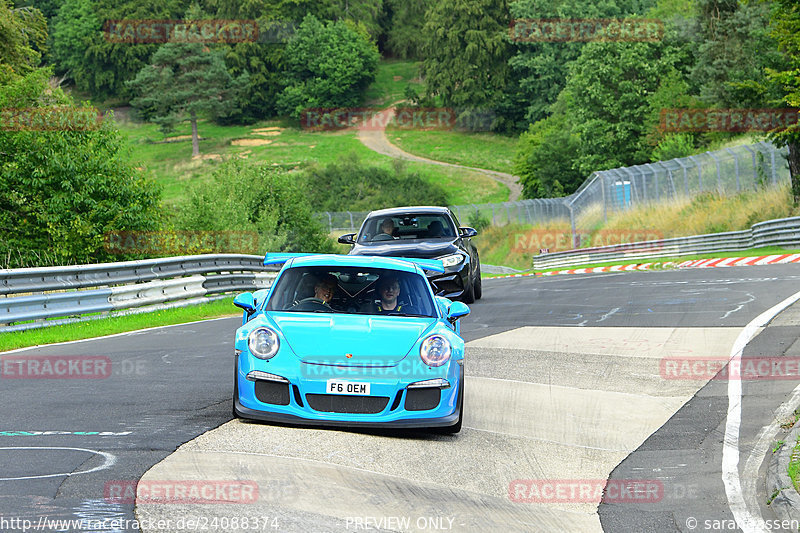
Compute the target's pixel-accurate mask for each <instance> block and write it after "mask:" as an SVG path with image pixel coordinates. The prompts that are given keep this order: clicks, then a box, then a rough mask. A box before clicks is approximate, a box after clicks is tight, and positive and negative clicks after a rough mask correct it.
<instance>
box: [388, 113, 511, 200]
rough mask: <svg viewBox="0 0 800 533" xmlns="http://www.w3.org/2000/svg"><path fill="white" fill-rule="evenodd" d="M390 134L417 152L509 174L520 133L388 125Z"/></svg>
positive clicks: (430, 157)
mask: <svg viewBox="0 0 800 533" xmlns="http://www.w3.org/2000/svg"><path fill="white" fill-rule="evenodd" d="M386 136H387V137H388V138H389V141H391V142H392V144H395V145H397V146H399V147H400V148H402V149H403V150H405V151H406V152H409V153H412V154H414V155H419V156H422V157H427V158H429V159H435V160H436V161H444V162H446V163H456V164H458V165H465V166H468V167H475V168H485V169H488V170H497V171H499V172H507V173H509V174H513V172H514V169H513V167H514V154H515V153H516V150H517V138H516V137H506V136H503V135H494V134H491V133H465V132H458V131H441V130H403V129H398V128H391V129H387V130H386ZM474 203H479V202H474Z"/></svg>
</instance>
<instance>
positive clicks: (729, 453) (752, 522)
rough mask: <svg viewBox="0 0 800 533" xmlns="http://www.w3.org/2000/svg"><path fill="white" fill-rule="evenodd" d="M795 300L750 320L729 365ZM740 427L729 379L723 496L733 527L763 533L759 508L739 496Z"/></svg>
mask: <svg viewBox="0 0 800 533" xmlns="http://www.w3.org/2000/svg"><path fill="white" fill-rule="evenodd" d="M797 300H800V292H797V293H795V294H793V295H791V296H790V297H788V298H786V299H785V300H783V301H782V302H780V303H779V304H777V305H774V306H772V307H770V308H769V309H767V310H766V311H764V312H763V313H761V314H760V315H758V316H757V317H755V318H754V319H753V320H751V321H750V323H749V324H747V325H746V326H745V327H744V329H743V330H742V332H741V333H739V336H738V337H737V338H736V342H734V343H733V348H732V349H731V359H730V362H729V364H737V365H741V360H742V352H743V351H744V348H745V346H747V343H748V342H750V341H751V340H752V339H753V337H755V336H756V333H757V332H758V329H759V328H761V327H763V326H765V325H766V324H767V323H769V321H770V320H772V319H773V318H774V317H775V316H776V315H777V314H778V313H780V312H781V311H783V310H784V309H786V308H787V307H789V306H790V305H792V304H793V303H795V302H796V301H797ZM741 423H742V381H741V380H740V379H729V380H728V416H727V418H726V419H725V439H724V442H723V445H722V482H723V483H724V484H725V495H726V496H727V498H728V507H729V508H730V510H731V512H732V513H733V518H734V519H735V520H736V525H737V526H739V528H741V530H742V531H743V532H744V533H756V532H759V533H766V532H767V531H768V528H767V525H766V522H764V518H763V517H762V516H761V512H760V510H759V508H758V507H756V508H755V509H754V510H753V512H752V513H751V512H750V511H749V510H748V508H747V504H746V502H745V498H744V494H743V493H742V483H741V480H740V477H739V427H740V426H741Z"/></svg>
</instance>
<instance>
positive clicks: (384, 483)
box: [0, 265, 800, 533]
mask: <svg viewBox="0 0 800 533" xmlns="http://www.w3.org/2000/svg"><path fill="white" fill-rule="evenodd" d="M798 287H800V267H798V266H797V265H774V266H764V267H746V268H729V269H709V270H692V271H688V270H687V271H669V272H631V273H619V274H595V275H586V276H580V275H575V276H563V277H553V278H532V277H530V278H507V279H494V280H492V279H489V280H485V282H484V298H483V299H482V300H480V301H479V302H477V303H476V304H475V305H473V306H472V314H471V315H470V316H469V317H467V318H466V319H465V320H464V323H463V326H462V327H463V333H464V336H465V339H466V340H467V341H468V351H467V358H468V359H467V365H466V374H467V378H466V389H465V390H466V396H465V419H464V428H463V430H462V431H461V433H459V434H457V435H453V436H444V435H436V434H432V433H428V432H425V431H415V432H411V431H406V432H398V431H347V430H338V429H310V428H297V427H290V426H279V425H268V424H261V423H251V422H243V421H239V420H233V421H231V420H230V414H229V413H230V397H231V394H232V390H231V389H232V387H231V381H232V380H231V375H232V373H233V372H232V364H233V356H232V354H231V351H232V336H233V331H234V330H235V328H236V327H237V324H238V323H239V320H237V319H236V318H231V319H222V320H214V321H208V322H203V323H196V324H190V325H184V326H175V327H170V328H159V329H154V330H150V331H143V332H138V333H132V334H125V335H121V336H117V337H113V338H107V339H97V340H93V341H88V342H81V343H73V344H67V345H60V346H51V347H42V348H36V349H31V350H26V351H22V352H17V353H16V354H13V355H33V354H39V355H53V354H60V355H63V354H81V355H84V356H97V355H103V356H105V357H108V358H109V359H110V361H111V363H112V364H114V365H116V367H115V368H116V369H117V370H119V369H120V368H122V369H124V368H125V367H124V366H121V365H122V362H124V361H141V362H142V369H143V370H144V372H143V373H142V374H141V375H139V374H135V373H134V374H130V375H128V374H125V373H124V372H123V373H122V374H120V373H119V372H117V373H114V372H112V375H111V376H110V377H109V378H108V379H105V380H95V381H94V382H92V383H87V382H85V381H84V382H76V380H72V382H68V381H69V380H61V381H60V382H57V381H51V380H10V379H9V380H5V379H3V380H0V385H2V386H3V388H4V405H3V406H0V413H2V417H3V418H2V419H3V420H4V421H5V424H4V425H5V427H4V428H0V429H5V430H26V431H16V432H15V431H5V432H4V431H0V448H4V447H5V449H2V450H0V455H2V456H3V457H4V460H3V464H4V465H7V467H6V469H7V471H8V472H9V475H7V476H4V477H5V479H3V480H0V516H13V515H15V514H16V515H17V516H20V515H21V514H24V516H27V517H31V518H36V517H37V516H41V515H43V514H47V515H48V516H51V517H52V516H60V517H87V516H89V517H98V516H119V517H126V518H133V517H136V518H138V519H139V522H140V524H139V525H140V526H141V529H142V531H145V532H147V533H150V532H156V531H189V530H190V529H191V525H192V524H193V525H194V530H201V529H203V528H202V527H201V526H203V525H205V527H207V528H208V529H218V530H229V531H233V530H237V531H247V530H259V531H320V532H324V531H331V532H338V531H481V532H485V531H602V530H604V529H605V530H607V531H682V530H683V531H685V530H687V529H686V528H685V527H680V526H679V525H677V524H676V521H675V520H676V517H680V518H683V516H682V515H681V512H682V510H684V509H686V508H687V506H690V505H694V506H695V508H697V509H696V510H698V512H699V511H702V510H703V509H704V507H703V506H704V505H705V506H707V508H705V512H707V513H711V512H712V511H714V512H715V513H716V514H717V515H718V516H721V517H723V518H735V513H733V512H732V511H730V509H729V505H730V503H729V499H730V498H729V495H727V494H726V491H725V488H724V487H723V486H722V483H721V468H722V466H721V461H720V457H721V450H722V441H723V439H722V438H721V435H723V434H725V433H726V430H725V413H726V407H727V405H728V396H727V384H726V383H724V382H718V381H715V380H712V381H709V380H708V376H706V377H701V378H698V377H692V378H690V379H686V378H685V377H683V378H681V377H678V378H677V379H676V378H675V376H671V375H669V373H668V372H665V366H664V361H665V360H668V359H675V358H679V359H680V358H705V359H714V360H720V359H722V360H727V359H728V358H729V357H730V355H731V353H732V350H733V348H734V344H735V343H736V341H737V339H740V336H741V333H742V331H743V328H744V327H745V326H746V325H747V324H748V323H750V322H751V321H752V320H753V318H754V317H756V316H757V315H759V314H761V313H763V312H765V311H766V310H768V309H769V308H771V307H773V306H774V305H775V304H777V303H778V302H781V301H784V300H785V299H786V297H787V296H789V295H791V294H793V293H795V292H796V291H797V290H798ZM794 309H796V308H790V309H789V311H787V313H791V312H794ZM782 316H788V315H782ZM791 324H794V322H793V321H791V320H790V321H789V322H788V325H787V323H784V324H783V326H781V327H784V328H785V329H776V328H775V327H773V325H772V324H770V325H769V326H768V327H766V329H765V328H764V327H761V326H759V327H755V328H753V331H752V333H753V335H754V336H755V339H754V340H753V342H752V343H751V344H750V345H748V350H745V355H748V354H751V353H756V352H753V351H752V350H754V348H753V347H755V346H760V348H759V350H760V351H758V353H759V354H761V355H764V354H774V355H782V354H783V352H781V353H780V354H778V351H779V350H778V345H779V343H783V342H786V341H785V339H784V337H785V336H786V335H788V334H790V333H792V332H795V333H797V330H798V329H799V328H797V327H796V325H791ZM798 324H800V320H798ZM775 331H780V332H782V333H781V334H782V335H783V336H784V337H781V339H784V340H780V341H779V340H777V339H778V337H775V335H776V333H774V332H775ZM765 336H766V337H765ZM767 337H768V338H769V339H772V340H770V341H769V342H767V341H763V340H762V339H765V338H767ZM786 348H788V346H786ZM790 353H794V352H790ZM798 353H800V352H798ZM789 385H791V386H789ZM792 386H793V383H789V382H785V383H784V386H783V387H782V388H773V389H769V390H765V389H763V388H760V389H752V388H750V387H748V386H745V389H744V394H743V397H742V403H743V405H744V407H745V409H744V410H743V417H744V418H743V423H742V426H741V428H742V429H741V433H740V434H739V441H738V442H739V444H738V445H739V447H740V449H741V453H742V460H741V464H740V465H739V470H738V471H739V472H740V474H741V476H742V483H743V486H744V487H745V489H746V490H745V491H744V492H743V493H742V494H743V497H744V498H750V497H756V498H761V499H764V500H765V499H766V496H764V495H763V494H760V493H758V491H756V492H755V493H754V494H749V493H748V492H747V487H748V486H749V485H748V480H747V479H746V477H745V473H747V472H750V471H749V470H747V468H746V464H745V463H746V461H745V459H747V458H748V457H749V455H750V453H751V451H752V450H753V449H756V448H757V446H756V443H757V441H758V437H759V431H760V430H761V426H763V425H764V424H766V423H768V422H770V421H771V417H772V413H773V410H774V409H776V407H777V406H779V405H780V404H781V403H782V402H783V401H784V400H786V397H787V394H788V392H791V388H792ZM714 387H716V388H714ZM720 387H721V388H720ZM787 388H788V390H787ZM751 391H752V392H753V394H756V395H757V396H758V403H753V399H752V398H751V396H750V392H751ZM709 397H714V398H716V399H714V401H713V402H711V403H709V402H708V401H706V399H707V398H709ZM704 402H705V403H704ZM756 406H757V407H758V409H755V407H756ZM720 412H721V414H720ZM675 424H679V431H677V430H676V429H674V428H675ZM45 429H47V430H60V431H63V433H64V434H58V435H45V434H42V431H41V430H45ZM75 429H80V430H81V431H78V432H75V431H73V432H71V433H70V431H71V430H75ZM34 430H38V434H37V431H34ZM68 430H70V431H68ZM95 431H107V432H109V433H113V432H119V433H124V434H120V435H116V434H109V435H99V434H94V435H88V434H86V433H87V432H95ZM664 432H666V433H667V434H666V436H665V437H659V436H660V435H662V433H664ZM676 434H677V435H678V436H675V435H676ZM656 438H658V439H659V440H657V441H656V442H653V441H652V439H656ZM671 439H674V443H673V440H671ZM695 444H697V446H695ZM701 445H702V446H707V447H708V449H707V450H706V452H705V453H704V454H700V453H699V451H698V450H699V449H700V448H699V446H701ZM28 448H37V450H35V451H33V450H30V449H28ZM68 448H69V449H68ZM176 448H177V449H176ZM78 449H83V450H87V451H79V450H78ZM656 449H658V450H661V451H660V452H658V453H657V454H653V450H656ZM46 450H50V451H49V452H48V451H46ZM103 453H105V454H108V455H110V456H112V457H113V462H112V463H111V464H108V461H107V460H105V459H104V457H105V456H103V455H102V454H103ZM648 454H649V455H648ZM664 458H667V459H668V460H664V461H662V459H664ZM662 467H664V468H669V469H671V470H667V471H666V472H665V471H663V470H660V469H661V468H662ZM93 469H94V470H93ZM676 469H680V472H681V475H685V477H684V478H681V479H680V482H681V483H680V484H676V483H672V481H674V480H675V479H677V477H675V476H672V477H670V476H669V475H667V474H668V473H670V472H677V471H678V470H676ZM67 472H68V473H69V474H65V473H67ZM44 475H47V476H51V477H48V478H35V479H34V476H44ZM609 477H611V478H612V479H623V480H624V479H628V480H631V479H633V480H644V481H647V480H650V481H656V482H657V483H660V484H661V485H660V488H659V498H658V501H657V502H654V501H651V500H648V499H646V498H645V499H644V500H641V501H633V502H632V503H631V502H630V501H623V502H617V503H619V505H616V506H612V507H611V508H607V507H606V505H607V504H605V503H604V504H603V505H601V506H600V512H599V513H598V503H599V499H598V498H594V497H593V496H592V494H589V493H586V494H584V493H583V492H581V493H577V494H572V495H570V494H568V493H567V494H566V496H565V494H564V493H563V491H562V492H561V493H553V492H552V491H550V492H547V488H548V487H549V488H554V487H555V488H558V487H560V488H561V489H564V487H567V489H568V488H569V487H570V486H575V484H579V485H581V486H583V487H587V486H588V487H589V488H590V489H591V488H594V489H597V488H598V487H600V489H602V487H603V485H605V483H606V480H607V479H608V478H609ZM115 480H134V482H135V480H139V483H140V484H142V483H143V484H144V486H150V487H155V486H158V485H159V484H160V483H161V484H163V483H166V484H170V483H172V484H180V483H184V482H186V483H190V484H191V483H195V482H197V483H201V484H203V483H205V484H208V483H211V484H214V483H224V482H231V481H236V482H240V483H243V484H245V485H249V486H251V487H253V488H254V489H255V491H256V496H257V497H256V498H253V499H250V500H247V501H246V502H243V501H240V502H239V503H227V502H226V503H216V504H209V503H203V504H190V503H181V504H178V503H172V504H163V503H142V501H140V502H139V504H138V505H136V506H135V507H134V505H133V503H132V502H127V503H122V504H117V503H113V502H109V499H108V486H109V483H112V484H113V483H114V482H115ZM532 487H539V489H540V491H539V492H537V494H536V495H534V493H533V491H532ZM695 487H701V488H702V490H705V491H708V494H706V495H705V497H706V498H705V499H699V498H697V497H696V495H692V494H690V492H691V491H689V490H688V489H693V488H695ZM678 489H682V490H683V489H686V490H683V492H680V491H679V490H678ZM693 490H694V489H693ZM589 492H592V491H589ZM679 492H680V493H679ZM742 494H739V495H740V496H742ZM534 496H537V497H538V498H537V497H534ZM756 507H757V506H756ZM758 512H761V513H768V512H769V509H760V510H759V511H758ZM764 518H768V515H767V514H765V515H764ZM159 521H161V522H160V523H159ZM212 525H216V527H212ZM0 530H2V531H5V529H3V528H2V527H0ZM76 530H83V531H91V530H92V529H76ZM118 530H119V531H132V530H133V529H118ZM701 530H702V529H701ZM9 531H10V529H9Z"/></svg>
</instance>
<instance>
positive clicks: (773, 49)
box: [691, 0, 785, 108]
mask: <svg viewBox="0 0 800 533" xmlns="http://www.w3.org/2000/svg"><path fill="white" fill-rule="evenodd" d="M697 7H698V12H699V14H698V22H699V28H700V38H701V39H700V41H699V44H698V47H697V52H696V57H697V63H696V64H695V65H694V67H693V68H692V71H691V80H692V82H693V83H694V85H695V86H696V87H698V88H699V97H700V100H701V101H703V102H704V103H705V104H706V105H712V106H719V107H722V108H732V107H763V106H765V105H768V103H769V102H770V101H774V100H777V99H779V98H780V92H779V91H778V90H776V89H777V88H776V87H774V86H770V85H769V84H768V83H766V71H765V69H773V70H782V68H783V67H784V66H785V65H784V62H785V58H784V57H783V54H781V52H780V50H779V49H778V42H777V40H776V38H775V37H774V36H773V35H772V34H771V32H770V30H769V24H770V12H771V11H773V10H774V3H773V2H771V1H770V2H738V1H736V0H699V1H698V5H697Z"/></svg>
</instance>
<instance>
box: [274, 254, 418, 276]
mask: <svg viewBox="0 0 800 533" xmlns="http://www.w3.org/2000/svg"><path fill="white" fill-rule="evenodd" d="M301 266H303V267H306V266H326V267H328V266H329V267H345V266H348V267H353V266H363V267H370V268H385V269H391V270H402V271H404V272H415V273H417V274H419V275H421V276H423V275H424V274H422V272H421V270H418V267H417V265H415V264H414V263H411V262H409V261H403V260H402V259H399V258H395V257H380V256H374V255H327V254H326V255H309V256H305V257H296V258H294V259H292V260H291V261H289V262H287V263H286V268H294V267H301Z"/></svg>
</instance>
